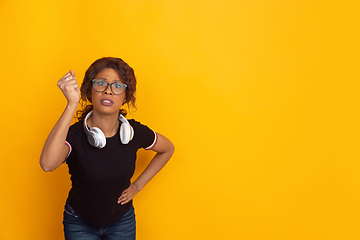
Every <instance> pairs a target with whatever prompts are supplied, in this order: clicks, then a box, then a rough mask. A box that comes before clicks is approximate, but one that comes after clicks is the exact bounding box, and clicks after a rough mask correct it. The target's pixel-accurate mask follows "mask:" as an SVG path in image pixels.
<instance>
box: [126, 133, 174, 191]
mask: <svg viewBox="0 0 360 240" xmlns="http://www.w3.org/2000/svg"><path fill="white" fill-rule="evenodd" d="M157 135H158V141H157V143H156V145H155V146H154V148H153V149H152V150H153V151H155V152H156V155H155V156H154V158H153V159H152V160H151V162H150V163H149V165H148V166H147V167H146V169H145V170H144V172H143V173H142V174H141V175H140V176H139V177H138V178H137V179H136V180H135V181H134V182H133V184H134V185H136V187H137V188H138V189H139V191H140V190H141V189H143V187H144V186H145V185H146V184H147V183H148V182H149V181H150V180H151V179H152V178H153V177H154V176H155V175H156V174H157V173H158V172H159V171H160V170H161V169H162V168H163V167H164V166H165V164H166V163H167V162H168V161H169V160H170V158H171V156H172V155H173V153H174V151H175V147H174V145H173V144H172V142H171V141H170V140H169V139H167V138H166V137H165V136H163V135H161V134H159V133H157Z"/></svg>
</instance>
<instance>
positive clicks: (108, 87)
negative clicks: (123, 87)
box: [103, 84, 113, 95]
mask: <svg viewBox="0 0 360 240" xmlns="http://www.w3.org/2000/svg"><path fill="white" fill-rule="evenodd" d="M103 93H104V94H107V95H113V93H112V91H111V85H110V84H108V85H107V87H106V89H105V90H104V91H103Z"/></svg>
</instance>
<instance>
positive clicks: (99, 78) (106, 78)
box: [97, 78, 121, 82]
mask: <svg viewBox="0 0 360 240" xmlns="http://www.w3.org/2000/svg"><path fill="white" fill-rule="evenodd" d="M97 79H102V80H107V78H97ZM114 81H119V82H121V80H117V79H114Z"/></svg>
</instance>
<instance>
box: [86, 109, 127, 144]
mask: <svg viewBox="0 0 360 240" xmlns="http://www.w3.org/2000/svg"><path fill="white" fill-rule="evenodd" d="M92 114H93V111H91V112H89V113H88V114H87V115H86V117H85V120H84V130H85V134H86V136H87V139H88V142H89V143H90V145H91V146H93V147H97V148H103V147H105V145H106V137H105V135H104V133H103V132H102V131H101V130H100V128H97V127H92V128H90V129H89V127H88V126H87V124H86V120H88V118H89V117H90V116H91V115H92ZM119 120H120V121H121V122H122V123H121V126H120V140H121V142H122V143H123V144H128V143H129V142H130V140H131V139H132V138H133V137H134V129H133V128H132V127H131V125H130V124H129V122H128V120H127V119H126V118H125V117H124V116H123V115H121V114H120V115H119Z"/></svg>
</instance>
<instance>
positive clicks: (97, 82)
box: [93, 79, 107, 92]
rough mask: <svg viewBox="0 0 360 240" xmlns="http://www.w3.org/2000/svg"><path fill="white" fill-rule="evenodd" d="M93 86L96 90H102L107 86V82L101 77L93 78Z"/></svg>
mask: <svg viewBox="0 0 360 240" xmlns="http://www.w3.org/2000/svg"><path fill="white" fill-rule="evenodd" d="M93 86H94V89H95V90H96V91H99V92H102V91H104V90H105V89H106V88H107V82H105V81H104V80H101V79H94V83H93Z"/></svg>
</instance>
